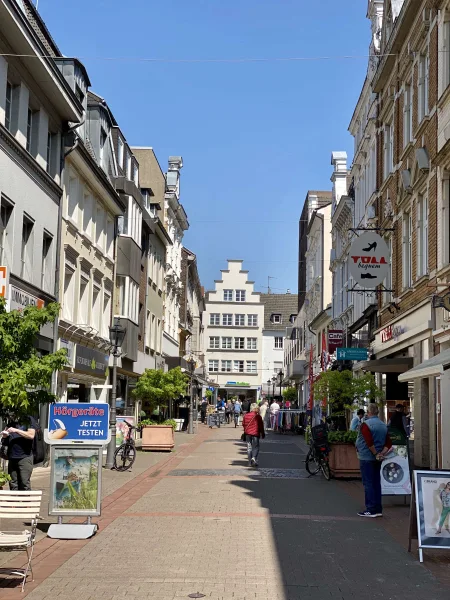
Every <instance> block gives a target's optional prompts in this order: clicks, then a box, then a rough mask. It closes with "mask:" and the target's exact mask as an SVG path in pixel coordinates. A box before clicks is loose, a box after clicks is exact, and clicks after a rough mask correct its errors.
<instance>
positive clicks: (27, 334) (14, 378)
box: [0, 298, 67, 418]
mask: <svg viewBox="0 0 450 600" xmlns="http://www.w3.org/2000/svg"><path fill="white" fill-rule="evenodd" d="M58 313H59V304H56V303H52V304H49V305H48V306H46V307H43V308H37V307H36V306H28V307H27V308H25V309H24V310H23V311H18V310H12V311H11V312H7V310H6V303H5V300H4V299H3V298H0V415H1V416H2V417H6V418H8V417H11V416H14V417H16V418H23V417H25V416H27V415H30V414H37V412H38V410H39V404H42V403H45V402H52V401H54V400H55V396H54V394H52V393H51V391H50V385H51V380H52V374H53V372H54V371H57V370H59V369H62V368H63V367H64V365H65V364H66V362H67V352H66V350H64V349H62V350H58V351H57V352H53V353H52V354H46V355H43V356H42V355H40V354H39V353H38V351H37V350H36V348H35V345H34V344H35V342H36V337H37V335H38V334H39V332H40V330H41V328H42V327H43V326H44V325H46V324H47V323H53V322H54V320H55V319H56V317H57V316H58Z"/></svg>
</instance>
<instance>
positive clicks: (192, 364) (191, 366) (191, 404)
mask: <svg viewBox="0 0 450 600" xmlns="http://www.w3.org/2000/svg"><path fill="white" fill-rule="evenodd" d="M188 363H189V370H190V376H191V389H190V396H189V424H188V433H194V370H195V360H194V359H193V358H191V359H190V360H189V361H188Z"/></svg>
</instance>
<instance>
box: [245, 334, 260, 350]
mask: <svg viewBox="0 0 450 600" xmlns="http://www.w3.org/2000/svg"><path fill="white" fill-rule="evenodd" d="M257 349H258V338H255V337H249V338H247V350H257Z"/></svg>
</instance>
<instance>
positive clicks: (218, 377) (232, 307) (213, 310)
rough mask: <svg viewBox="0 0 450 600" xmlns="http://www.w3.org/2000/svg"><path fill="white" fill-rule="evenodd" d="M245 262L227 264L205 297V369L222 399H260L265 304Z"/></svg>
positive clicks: (234, 261)
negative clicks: (255, 287)
mask: <svg viewBox="0 0 450 600" xmlns="http://www.w3.org/2000/svg"><path fill="white" fill-rule="evenodd" d="M242 263H243V261H242V260H228V268H227V269H225V270H222V271H221V273H222V278H221V279H219V280H216V281H215V289H214V290H213V291H209V292H207V294H206V301H205V312H204V326H205V333H204V338H205V345H206V349H205V354H206V368H207V373H208V376H209V379H210V380H212V381H214V382H215V383H216V384H218V386H219V392H218V394H219V396H221V397H231V396H239V397H248V398H249V399H251V400H257V399H258V398H259V397H260V395H261V383H262V368H263V367H262V364H263V362H262V357H263V343H262V340H263V336H262V330H263V324H264V304H263V303H262V302H261V294H259V293H258V292H255V291H254V282H253V281H248V277H247V276H248V271H244V270H243V269H242Z"/></svg>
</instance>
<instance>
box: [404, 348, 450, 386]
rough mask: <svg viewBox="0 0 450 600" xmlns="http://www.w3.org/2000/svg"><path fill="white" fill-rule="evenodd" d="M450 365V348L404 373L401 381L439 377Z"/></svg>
mask: <svg viewBox="0 0 450 600" xmlns="http://www.w3.org/2000/svg"><path fill="white" fill-rule="evenodd" d="M449 366H450V349H448V350H444V351H443V352H440V353H439V354H436V356H433V358H429V359H428V360H424V361H423V363H420V365H417V367H414V368H413V369H410V370H409V371H406V373H402V374H401V375H400V376H399V378H398V380H399V381H413V380H414V379H422V378H423V377H438V376H439V375H442V373H443V372H444V371H445V369H446V368H447V367H449Z"/></svg>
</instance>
